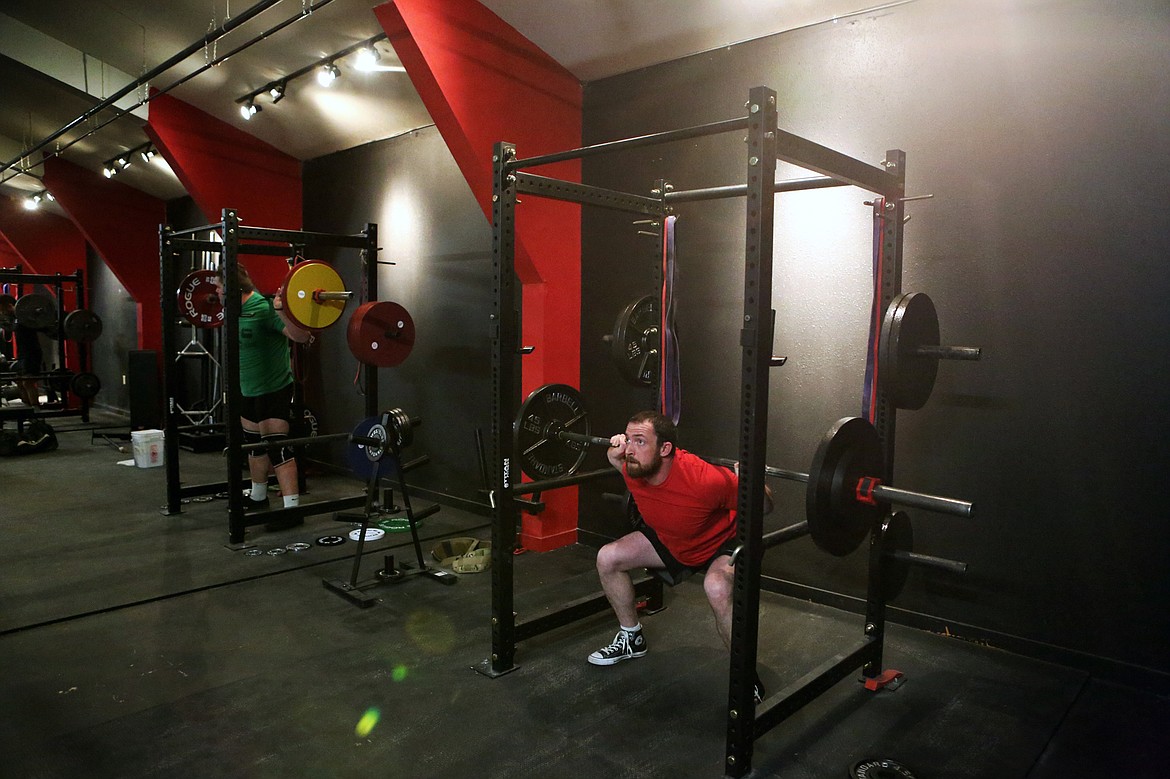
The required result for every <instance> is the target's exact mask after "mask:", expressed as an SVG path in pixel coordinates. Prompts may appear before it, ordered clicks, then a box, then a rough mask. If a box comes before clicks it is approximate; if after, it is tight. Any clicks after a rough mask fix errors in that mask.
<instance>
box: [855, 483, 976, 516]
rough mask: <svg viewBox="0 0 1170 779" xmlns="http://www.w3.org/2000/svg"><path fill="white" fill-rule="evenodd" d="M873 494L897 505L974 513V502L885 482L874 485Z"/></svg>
mask: <svg viewBox="0 0 1170 779" xmlns="http://www.w3.org/2000/svg"><path fill="white" fill-rule="evenodd" d="M873 495H874V497H876V498H878V499H880V500H883V501H886V502H889V503H897V504H898V505H899V506H911V507H913V508H919V509H926V510H927V511H937V512H938V513H939V514H950V515H951V516H954V517H971V516H973V515H974V514H975V504H973V503H971V502H970V501H967V500H956V499H955V498H944V497H941V496H939V495H927V494H926V493H923V492H911V491H910V490H903V489H899V488H898V487H888V486H886V485H885V484H879V485H877V486H876V487H874V488H873Z"/></svg>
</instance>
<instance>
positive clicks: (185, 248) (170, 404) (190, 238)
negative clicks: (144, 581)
mask: <svg viewBox="0 0 1170 779" xmlns="http://www.w3.org/2000/svg"><path fill="white" fill-rule="evenodd" d="M212 231H214V232H216V233H218V234H219V236H220V237H221V238H222V243H221V242H220V241H215V240H210V239H203V238H201V237H200V236H202V235H209V234H210V233H211V232H212ZM329 248H341V249H357V250H359V253H360V256H361V262H362V272H363V284H364V288H365V290H366V294H367V296H368V299H369V300H377V299H378V295H377V291H378V227H377V225H375V224H367V225H366V229H365V230H363V231H362V232H360V233H357V234H355V235H336V234H332V233H316V232H306V231H302V230H282V229H276V228H268V227H251V226H249V225H245V224H241V222H240V219H239V215H238V214H237V212H236V210H235V209H231V208H225V209H224V210H223V221H221V222H219V223H216V224H210V225H204V226H202V227H194V228H191V229H188V230H172V229H171V228H170V227H169V226H167V225H163V226H161V227H160V228H159V257H160V263H159V264H160V274H161V285H160V287H161V297H162V301H161V303H162V312H163V319H162V321H163V378H164V386H165V387H166V393H167V409H166V438H165V440H164V444H163V445H164V451H165V455H166V456H165V467H166V473H167V503H166V505H165V506H164V507H163V509H162V513H163V514H164V515H168V516H169V515H173V514H178V513H180V512H181V511H182V508H181V506H182V502H183V500H182V499H183V498H189V497H196V496H204V495H214V494H217V493H220V492H224V491H226V492H227V496H228V497H227V499H228V545H229V546H230V547H232V548H243V546H246V544H245V543H244V532H245V529H246V528H247V527H249V526H251V525H259V524H264V523H266V522H271V521H273V520H274V519H277V518H280V519H285V518H287V519H295V518H296V517H304V516H309V515H313V514H326V513H329V512H333V511H342V510H345V509H350V508H354V507H357V506H361V505H363V504H364V502H365V500H366V496H365V494H364V493H363V494H359V495H354V496H352V497H347V498H338V499H335V500H328V501H320V502H316V503H306V504H302V505H300V506H293V507H289V508H273V509H268V510H265V511H251V512H249V511H246V510H245V508H244V498H243V495H244V492H243V490H244V480H243V476H242V474H243V472H244V466H245V459H244V458H245V454H244V451H243V449H242V448H241V447H243V445H244V436H243V431H242V429H241V428H240V426H239V424H238V423H236V422H235V420H238V419H239V418H240V408H241V406H242V400H241V397H242V396H241V394H240V385H239V381H238V379H237V376H238V373H239V361H240V349H239V337H240V324H239V319H240V289H239V279H238V277H237V275H236V268H237V266H238V264H239V257H240V255H268V256H276V257H292V256H294V255H295V256H300V257H305V258H307V259H309V258H313V257H315V256H317V255H318V254H319V253H320V251H321V250H322V249H329ZM196 252H207V253H214V254H218V255H219V263H220V267H221V268H223V269H224V271H225V276H226V284H225V287H224V297H225V300H224V314H225V316H224V324H223V328H224V337H223V352H224V359H223V367H222V372H223V383H222V386H223V396H224V419H225V420H226V422H227V423H226V424H225V432H226V441H227V456H226V460H227V481H224V482H212V483H205V484H191V485H186V486H184V485H183V484H182V481H181V479H180V472H179V425H180V419H181V414H180V413H179V411H178V410H177V408H176V401H175V399H176V397H177V395H178V391H179V380H180V377H179V375H178V371H177V370H176V369H175V367H174V366H175V356H176V354H177V352H178V343H177V341H178V339H177V338H176V335H175V328H174V323H175V322H176V321H178V320H179V310H178V302H177V297H176V290H177V289H178V287H179V284H180V281H181V279H182V274H183V273H185V269H187V268H188V267H189V266H191V265H192V261H191V258H192V256H193V254H194V253H196ZM362 376H363V389H362V394H363V395H364V396H365V403H366V407H365V415H366V416H367V417H372V416H375V415H377V413H378V409H377V402H378V373H377V371H372V370H369V371H363V372H362Z"/></svg>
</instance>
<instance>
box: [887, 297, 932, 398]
mask: <svg viewBox="0 0 1170 779" xmlns="http://www.w3.org/2000/svg"><path fill="white" fill-rule="evenodd" d="M938 339H939V332H938V313H937V312H936V311H935V309H934V303H933V302H932V301H931V299H930V297H929V296H928V295H926V293H924V292H910V293H907V294H903V295H898V296H897V297H895V298H894V299H893V300H891V301H890V307H889V308H888V309H887V310H886V316H885V318H884V319H883V320H882V332H881V336H880V338H879V340H878V384H879V386H880V387H881V388H882V389H883V390H884V391H885V393H886V397H887V398H888V399H889V401H890V402H891V403H892V404H893V405H894V406H895V407H896V408H905V409H910V410H915V409H920V408H922V407H923V406H924V405H926V401H927V399H928V398H929V397H930V393H931V391H932V390H933V389H934V380H935V378H936V377H937V376H938V358H937V357H927V356H923V355H920V354H918V349H919V348H921V347H923V346H938Z"/></svg>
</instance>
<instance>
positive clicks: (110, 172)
mask: <svg viewBox="0 0 1170 779" xmlns="http://www.w3.org/2000/svg"><path fill="white" fill-rule="evenodd" d="M102 175H103V176H105V177H106V178H108V179H112V178H113V177H114V176H117V175H118V169H117V168H115V167H114V163H112V162H107V163H106V164H105V166H104V167H103V168H102Z"/></svg>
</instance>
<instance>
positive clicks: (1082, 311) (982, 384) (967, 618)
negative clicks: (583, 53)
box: [582, 0, 1170, 681]
mask: <svg viewBox="0 0 1170 779" xmlns="http://www.w3.org/2000/svg"><path fill="white" fill-rule="evenodd" d="M1167 73H1170V7H1168V6H1167V5H1166V4H1165V3H1162V2H1154V1H1153V0H1149V1H1147V2H1134V3H1125V4H1101V3H1094V2H1063V3H1052V2H1039V1H1036V2H1012V3H984V2H978V3H977V2H942V0H920V1H919V2H914V3H910V4H906V5H901V6H896V7H893V8H889V9H886V10H884V11H881V12H875V13H871V14H865V15H860V16H857V17H853V18H849V19H845V20H841V21H838V22H836V23H826V24H822V25H817V26H814V27H810V28H806V29H802V30H798V31H794V32H791V33H786V34H781V35H779V36H774V37H771V38H766V39H761V40H758V41H754V42H751V43H747V44H742V45H738V46H734V47H730V48H727V49H721V50H718V51H714V52H710V53H706V54H703V55H699V56H695V57H691V58H687V59H684V60H679V61H675V62H671V63H667V64H664V65H661V66H657V67H653V68H649V69H646V70H642V71H638V72H635V73H631V74H627V75H624V76H619V77H615V78H611V79H607V80H603V81H599V82H594V83H591V84H589V85H588V86H587V89H586V103H585V105H586V113H585V133H586V137H585V142H586V143H593V142H597V141H601V140H606V139H611V138H621V137H628V136H632V135H637V134H642V133H646V132H653V131H658V130H665V129H672V128H676V127H683V126H689V125H694V124H700V123H704V122H708V121H713V120H717V119H724V118H728V117H731V116H737V115H741V114H742V112H743V105H744V101H745V100H746V97H747V92H748V89H749V88H750V87H752V86H756V85H764V86H770V87H772V88H774V89H776V90H777V92H778V93H779V96H778V100H779V114H780V126H781V127H782V128H783V129H785V130H788V131H790V132H793V133H796V134H798V135H801V136H804V137H806V138H809V139H811V140H814V141H817V142H819V143H822V144H825V145H827V146H830V147H833V148H835V149H838V150H840V151H842V152H845V153H847V154H850V155H852V156H855V157H858V158H860V159H863V160H866V161H868V162H871V163H877V162H878V161H880V160H881V159H882V158H883V156H884V152H885V150H887V149H891V148H900V149H903V150H905V151H906V152H907V154H908V166H907V170H908V194H911V195H918V194H925V193H932V194H933V195H934V199H933V200H930V201H925V202H920V203H911V204H909V206H908V208H909V213H910V214H912V216H913V219H912V221H911V222H910V223H909V224H908V225H907V231H906V252H905V274H904V289H905V290H906V291H923V292H927V293H928V294H929V295H930V296H931V297H932V298H933V300H934V302H935V304H936V306H937V308H938V310H939V318H940V322H941V327H942V331H943V340H944V342H946V343H952V344H958V345H977V346H982V347H983V348H984V359H983V361H982V362H980V363H943V364H942V365H941V366H940V371H939V380H938V383H937V384H936V386H935V390H934V394H933V396H932V397H931V399H930V401H929V403H928V404H927V406H926V407H925V408H924V409H923V410H921V411H917V412H909V411H903V412H901V413H900V414H899V415H898V428H897V454H896V458H895V477H896V481H897V482H898V484H900V485H902V486H906V487H908V488H911V489H919V490H922V491H926V492H935V493H939V494H944V495H951V496H954V497H959V498H965V499H969V500H973V501H975V503H976V505H977V510H978V517H977V518H976V519H973V520H967V521H964V520H959V519H952V518H947V517H941V516H932V515H929V514H927V513H925V512H912V513H913V514H914V520H915V536H916V539H917V546H918V548H919V549H920V551H924V552H927V553H930V554H936V555H941V556H945V557H952V558H957V559H962V560H965V561H967V562H969V563H970V565H971V573H970V575H969V576H968V577H967V578H966V580H965V581H963V582H961V583H957V584H956V583H954V582H953V581H951V580H948V579H946V578H945V577H942V576H939V575H928V574H925V573H923V572H915V573H914V574H912V577H911V581H910V586H909V587H908V588H907V591H906V592H905V593H904V594H903V596H902V598H901V599H900V600H899V602H898V605H899V606H901V607H902V608H905V609H909V610H911V611H915V612H921V613H924V614H926V615H931V616H932V617H935V618H937V619H938V620H939V621H940V622H942V623H944V624H946V623H951V624H958V625H961V624H962V623H969V624H971V625H974V626H978V627H979V628H980V629H981V632H982V633H984V634H991V635H994V633H995V632H1002V633H1003V634H1006V635H1007V636H1014V637H1021V638H1024V639H1027V640H1028V641H1030V642H1035V645H1034V646H1035V647H1037V648H1039V647H1041V646H1043V645H1054V646H1056V647H1058V648H1061V649H1062V650H1067V652H1069V653H1083V657H1082V658H1081V659H1083V660H1085V661H1086V663H1088V664H1090V665H1091V664H1092V663H1093V662H1094V661H1095V658H1104V659H1106V661H1107V665H1114V666H1117V667H1119V668H1124V667H1125V666H1126V664H1132V665H1133V666H1137V667H1139V669H1138V670H1139V671H1140V667H1144V668H1147V669H1157V671H1159V672H1161V674H1166V673H1167V672H1170V610H1168V609H1166V607H1165V604H1166V602H1167V598H1168V596H1170V553H1168V549H1170V544H1168V543H1167V542H1168V541H1170V538H1168V534H1167V516H1168V513H1167V511H1166V508H1165V498H1164V496H1163V494H1162V492H1163V485H1164V484H1165V482H1166V478H1165V476H1164V474H1165V473H1166V471H1167V470H1168V467H1170V454H1168V453H1167V449H1166V447H1165V446H1159V444H1160V442H1161V441H1160V439H1162V438H1164V437H1165V434H1166V433H1167V431H1168V429H1170V425H1168V424H1167V423H1168V422H1170V419H1168V416H1170V415H1168V411H1167V409H1168V408H1170V397H1168V396H1170V391H1168V389H1167V383H1166V378H1167V376H1166V374H1167V371H1166V363H1167V361H1166V353H1167V348H1168V346H1170V316H1167V313H1166V310H1167V309H1166V299H1167V294H1168V293H1170V278H1168V273H1167V269H1166V267H1167V266H1166V258H1167V256H1170V209H1167V197H1166V195H1165V192H1166V191H1167V188H1168V187H1170V156H1168V155H1167V153H1166V138H1167V137H1170V80H1168V79H1167V78H1166V74H1167ZM740 135H742V134H739V135H734V136H723V137H720V138H717V139H704V140H700V141H690V142H682V143H676V144H673V145H670V146H664V147H657V148H655V149H653V150H649V151H638V152H630V153H627V154H622V155H616V156H613V157H605V158H595V159H594V160H589V161H587V162H586V165H585V175H586V180H587V181H589V182H590V183H593V184H599V185H605V186H614V187H619V188H623V189H627V190H630V191H638V192H645V191H646V190H648V189H649V187H650V186H651V184H652V182H653V181H654V179H655V178H657V177H659V176H662V177H665V178H667V179H668V180H669V181H671V182H672V183H673V184H674V185H675V187H676V188H678V189H690V188H694V187H699V186H709V185H716V184H726V183H739V182H742V181H743V175H744V166H745V162H744V156H745V154H744V147H743V144H742V143H741V137H740ZM797 174H798V171H793V170H785V171H783V172H782V173H780V174H779V175H778V178H786V177H792V176H793V175H797ZM806 175H807V174H806ZM866 197H867V196H866V195H865V193H862V192H860V191H859V190H855V189H834V190H823V191H818V192H806V193H797V194H787V195H780V196H778V201H777V217H776V224H775V229H776V242H775V255H774V267H775V280H774V281H775V286H774V290H773V295H774V301H775V306H776V308H777V336H776V348H775V352H776V353H777V354H784V355H787V356H788V357H789V363H788V365H787V366H786V367H784V368H782V369H779V370H777V371H775V372H774V377H773V380H772V382H771V390H770V393H771V394H770V398H771V405H770V408H771V413H770V416H769V461H770V462H771V463H772V464H774V465H778V466H782V467H789V468H795V469H800V470H806V469H807V467H808V464H809V462H810V460H811V457H812V454H813V452H814V450H815V446H816V443H817V441H818V440H819V438H820V437H821V435H822V434H823V433H824V431H825V430H826V429H827V428H828V427H829V425H830V424H831V423H832V422H833V421H834V420H836V419H837V418H839V417H842V416H852V415H857V414H858V413H859V407H860V390H861V382H862V376H863V370H864V348H865V341H866V315H867V311H868V305H869V284H870V252H871V244H870V230H871V218H870V211H869V209H868V208H867V207H865V206H863V204H862V200H864V199H866ZM678 213H679V215H680V221H679V228H678V246H679V265H680V279H679V295H680V304H679V306H680V310H679V327H680V331H681V334H680V338H681V340H682V375H683V414H682V420H681V426H682V429H683V434H684V441H685V445H686V446H688V447H689V448H693V449H696V450H699V451H703V452H707V453H711V454H717V455H723V456H734V455H735V453H736V452H737V450H738V441H739V438H738V434H737V422H738V418H739V416H738V415H739V409H738V400H739V394H738V389H739V370H740V359H741V353H740V349H739V346H738V342H737V341H738V330H739V324H738V315H739V313H740V311H741V308H742V294H743V293H742V283H743V269H742V261H743V260H742V258H743V230H744V227H743V225H744V206H743V202H742V201H720V202H712V203H707V204H688V205H684V206H681V207H680V208H679V209H678ZM629 221H630V220H629V219H628V218H626V217H624V216H615V215H613V214H609V213H604V212H601V211H600V210H597V209H587V210H586V213H585V216H584V229H583V233H584V236H585V238H584V241H585V245H584V288H585V291H584V298H585V300H584V303H583V312H584V313H583V343H584V344H585V348H584V353H583V355H582V375H583V380H582V390H583V393H584V394H585V397H586V399H587V401H588V402H589V403H590V407H591V408H592V409H594V411H595V413H594V415H593V416H594V418H595V419H596V420H597V423H596V424H595V425H594V429H595V430H601V431H606V430H614V429H620V427H621V426H622V425H624V420H625V418H626V416H628V413H629V412H630V411H632V410H634V409H635V408H637V407H641V406H644V405H646V400H645V393H644V392H641V391H638V390H635V389H633V388H629V387H627V386H626V385H624V384H622V383H621V382H620V379H618V378H617V375H616V372H615V371H614V370H613V368H612V367H610V366H608V364H607V362H606V359H605V356H604V351H603V350H602V349H601V348H600V344H599V342H598V338H599V336H600V334H602V333H604V332H608V331H609V329H610V328H611V327H612V323H613V317H614V316H615V315H616V314H617V313H618V312H619V311H620V310H621V308H622V306H623V305H624V304H625V303H626V302H627V301H628V300H630V299H632V298H634V297H637V296H638V295H641V294H645V293H646V292H649V291H650V286H649V284H650V279H651V278H652V276H653V273H652V269H651V268H649V267H645V268H639V267H631V263H630V261H629V258H630V257H635V256H644V252H643V254H642V255H638V254H637V252H638V251H639V248H640V247H641V246H642V245H641V244H640V243H639V240H645V239H638V238H637V237H635V236H634V235H633V232H634V228H633V227H632V226H630V224H629ZM590 344H596V345H597V347H596V348H593V349H591V348H590ZM776 489H777V491H778V493H779V495H780V506H781V510H780V511H778V512H777V514H774V515H773V516H771V517H769V518H768V520H767V524H766V529H771V528H773V527H779V526H781V525H782V524H787V523H789V522H792V521H795V520H796V519H799V518H800V517H801V515H802V511H803V509H802V499H803V496H802V491H801V489H800V488H799V487H798V486H797V485H794V484H778V485H776ZM583 505H584V506H586V508H587V509H589V510H587V511H583V517H582V528H583V530H585V531H587V532H589V533H595V534H596V536H597V538H598V539H599V540H600V539H602V538H603V537H606V536H611V535H614V534H616V533H617V532H620V531H621V529H622V528H621V526H620V524H619V523H618V522H617V521H616V520H615V519H614V517H613V513H612V511H611V510H607V509H606V508H605V507H604V505H603V504H602V503H601V502H600V501H599V500H597V499H596V495H592V496H591V495H586V497H585V498H584V499H583ZM863 558H864V552H857V553H855V554H853V555H852V556H849V557H846V558H834V557H830V556H828V555H826V554H824V553H822V552H820V551H818V550H817V549H816V548H815V547H814V546H813V545H812V543H811V541H810V540H808V539H804V540H801V541H797V542H795V543H792V544H790V545H787V546H784V547H782V548H779V549H777V550H774V551H773V552H771V553H769V555H768V556H767V558H766V560H765V573H766V574H768V575H770V576H773V577H777V578H781V579H789V580H795V581H797V582H800V583H802V584H805V585H810V586H812V587H818V588H824V589H826V590H829V591H832V592H836V593H844V594H847V595H861V596H863V595H864V559H863ZM1165 679H1166V677H1165V676H1162V680H1163V681H1165Z"/></svg>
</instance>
